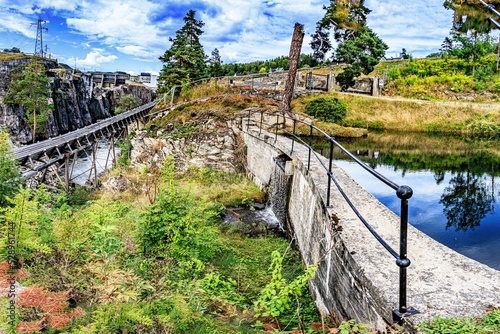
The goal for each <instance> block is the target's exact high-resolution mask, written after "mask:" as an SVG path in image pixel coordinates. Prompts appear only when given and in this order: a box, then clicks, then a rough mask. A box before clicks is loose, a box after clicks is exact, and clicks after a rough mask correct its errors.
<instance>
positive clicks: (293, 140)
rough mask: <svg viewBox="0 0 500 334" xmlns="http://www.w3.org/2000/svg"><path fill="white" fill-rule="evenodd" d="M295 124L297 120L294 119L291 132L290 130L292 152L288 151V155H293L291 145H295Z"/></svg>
mask: <svg viewBox="0 0 500 334" xmlns="http://www.w3.org/2000/svg"><path fill="white" fill-rule="evenodd" d="M296 123H297V120H296V119H295V118H294V119H293V130H292V150H291V151H290V155H291V154H293V144H294V143H295V124H296Z"/></svg>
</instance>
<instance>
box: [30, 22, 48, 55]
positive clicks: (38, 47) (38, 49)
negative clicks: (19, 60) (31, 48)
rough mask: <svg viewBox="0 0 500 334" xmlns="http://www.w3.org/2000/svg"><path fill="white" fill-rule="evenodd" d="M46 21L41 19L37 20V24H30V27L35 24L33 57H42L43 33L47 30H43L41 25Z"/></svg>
mask: <svg viewBox="0 0 500 334" xmlns="http://www.w3.org/2000/svg"><path fill="white" fill-rule="evenodd" d="M46 22H47V21H45V20H42V19H41V18H38V22H37V23H32V24H31V26H34V25H35V24H36V41H35V56H40V57H42V58H43V56H44V51H43V32H44V31H48V30H49V29H47V28H45V27H44V26H43V25H44V24H45V23H46Z"/></svg>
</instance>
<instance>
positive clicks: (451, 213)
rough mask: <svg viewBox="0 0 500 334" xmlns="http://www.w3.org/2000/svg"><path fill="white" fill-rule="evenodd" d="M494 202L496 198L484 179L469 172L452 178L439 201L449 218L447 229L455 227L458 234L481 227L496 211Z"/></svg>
mask: <svg viewBox="0 0 500 334" xmlns="http://www.w3.org/2000/svg"><path fill="white" fill-rule="evenodd" d="M494 202H495V199H494V196H493V195H492V194H490V193H489V192H488V190H487V184H486V182H483V178H482V177H479V176H475V175H473V174H472V173H470V172H469V171H467V172H465V173H458V174H456V175H455V176H454V177H452V179H451V180H450V185H449V186H448V187H446V188H445V190H444V193H443V195H442V196H441V200H440V201H439V203H441V204H443V207H444V208H443V212H444V214H445V215H446V218H448V222H447V223H446V228H449V227H452V226H453V227H454V228H455V231H457V232H458V231H464V232H466V231H467V230H468V229H471V230H474V228H475V227H477V226H479V225H480V224H481V220H482V219H483V218H484V217H485V216H486V214H487V213H489V212H490V211H493V210H494V208H495V207H494V204H493V203H494Z"/></svg>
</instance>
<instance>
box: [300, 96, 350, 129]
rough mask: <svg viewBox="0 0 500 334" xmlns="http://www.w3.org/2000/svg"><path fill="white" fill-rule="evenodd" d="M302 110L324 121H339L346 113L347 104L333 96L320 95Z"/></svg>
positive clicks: (342, 119)
mask: <svg viewBox="0 0 500 334" xmlns="http://www.w3.org/2000/svg"><path fill="white" fill-rule="evenodd" d="M304 111H305V113H306V114H308V115H311V116H313V117H316V118H317V119H319V120H321V121H324V122H330V123H341V122H343V121H344V118H345V116H346V114H347V105H346V104H345V103H344V102H342V101H339V100H338V99H337V98H335V97H331V98H325V97H320V98H317V99H315V100H312V101H310V102H309V103H308V104H307V105H306V108H305V110H304Z"/></svg>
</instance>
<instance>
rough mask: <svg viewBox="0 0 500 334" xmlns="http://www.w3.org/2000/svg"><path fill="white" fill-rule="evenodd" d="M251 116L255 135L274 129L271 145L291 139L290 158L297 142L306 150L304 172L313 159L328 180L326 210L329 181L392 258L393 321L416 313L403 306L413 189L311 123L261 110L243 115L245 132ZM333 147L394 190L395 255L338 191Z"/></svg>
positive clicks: (408, 262) (416, 311) (342, 191)
mask: <svg viewBox="0 0 500 334" xmlns="http://www.w3.org/2000/svg"><path fill="white" fill-rule="evenodd" d="M252 114H260V117H259V115H258V116H257V120H256V121H255V125H256V126H257V127H258V128H259V136H260V135H261V133H262V130H263V128H264V126H265V127H266V128H267V129H268V130H269V129H271V130H274V134H275V139H274V140H275V142H276V141H277V139H278V133H280V134H284V135H287V136H288V137H289V138H291V140H292V142H291V148H290V152H289V154H290V156H291V155H292V154H293V150H294V144H295V142H296V141H297V142H300V143H301V144H303V145H305V146H306V147H307V148H308V151H309V152H308V158H307V172H309V170H310V167H311V159H312V158H313V155H314V157H315V158H316V160H317V161H318V162H319V163H320V164H321V166H322V167H323V169H324V170H325V172H326V177H327V180H328V186H327V194H326V207H327V208H331V205H330V195H331V188H332V182H333V183H334V184H335V187H336V188H337V189H338V190H339V192H340V193H341V195H342V197H343V198H344V199H345V201H346V202H347V203H348V204H349V206H350V207H351V209H352V210H353V211H354V213H355V214H356V216H357V217H358V218H359V219H360V220H361V222H362V223H363V224H364V225H365V227H366V228H367V229H368V230H369V231H370V233H371V234H372V235H373V236H374V237H375V239H377V241H378V242H379V243H380V244H381V245H382V246H383V247H384V248H385V249H386V250H387V251H388V252H389V253H390V254H391V255H392V256H393V257H394V258H395V259H396V265H397V266H398V267H399V307H398V309H396V310H393V319H394V321H396V322H398V323H400V324H401V323H402V320H403V318H404V317H407V316H410V315H413V314H417V313H419V311H418V310H416V309H414V308H413V307H411V306H407V275H406V268H407V267H408V266H409V265H410V263H411V262H410V259H409V258H408V257H407V249H408V248H407V245H408V200H409V199H410V198H411V196H412V195H413V190H412V189H411V188H410V187H409V186H406V185H398V184H396V183H395V182H393V181H391V180H390V179H388V178H386V177H385V176H384V175H382V174H380V173H379V172H377V171H375V170H374V169H373V168H371V167H370V166H368V165H367V164H365V163H364V162H363V161H361V160H359V159H358V158H356V157H355V156H354V155H353V154H352V153H350V152H349V151H348V150H347V149H345V148H344V147H343V146H342V145H340V144H339V143H338V142H337V141H336V140H335V138H334V137H331V136H329V135H328V134H326V133H325V132H324V131H322V130H321V129H318V128H317V127H315V126H314V125H312V124H309V123H306V122H304V121H301V120H298V119H296V118H292V117H288V116H285V115H283V114H279V113H278V114H276V113H274V114H273V113H268V112H265V111H252V110H249V111H248V115H247V124H246V125H247V132H248V130H249V127H250V123H251V120H252ZM264 116H266V117H268V118H270V119H272V121H273V122H272V124H268V123H267V121H265V120H264ZM287 120H290V121H292V122H293V129H292V131H291V132H290V131H289V130H287V127H286V126H282V125H286V121H287ZM297 124H302V125H303V126H306V127H309V135H308V136H307V137H308V138H307V139H306V140H308V142H306V141H304V140H303V138H302V137H300V136H299V135H297V133H296V128H297ZM317 136H322V137H326V138H327V139H328V141H329V143H330V156H329V158H328V166H326V165H325V163H324V161H323V160H322V159H320V155H319V154H318V153H317V152H315V151H314V149H313V148H312V144H313V139H314V137H317ZM334 146H337V147H338V148H339V149H340V150H341V151H342V152H344V153H345V154H346V155H347V156H349V158H351V159H352V160H353V161H355V162H356V163H357V164H358V165H360V166H361V167H362V168H364V169H365V170H366V171H367V172H368V173H370V174H371V175H373V176H374V177H375V178H377V179H378V180H379V181H381V182H382V183H384V184H385V185H387V186H389V187H391V188H392V189H394V190H395V191H396V196H397V197H398V198H399V199H400V200H401V212H400V237H399V253H398V252H396V251H395V250H394V249H393V248H392V247H391V246H390V245H389V244H388V243H387V242H386V241H385V240H384V239H383V238H382V237H381V236H380V235H379V234H378V233H377V232H376V231H375V230H374V229H373V227H372V226H371V225H370V223H368V221H366V219H365V218H364V217H363V216H362V215H361V213H360V212H359V211H358V209H357V208H356V207H355V206H354V204H353V203H352V201H351V200H350V199H349V197H348V196H347V194H346V193H345V191H344V190H343V189H342V186H341V185H340V184H339V183H338V182H337V180H336V179H335V176H334V175H333V173H332V165H333V148H334Z"/></svg>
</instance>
